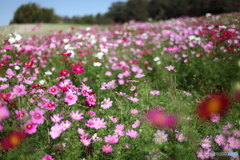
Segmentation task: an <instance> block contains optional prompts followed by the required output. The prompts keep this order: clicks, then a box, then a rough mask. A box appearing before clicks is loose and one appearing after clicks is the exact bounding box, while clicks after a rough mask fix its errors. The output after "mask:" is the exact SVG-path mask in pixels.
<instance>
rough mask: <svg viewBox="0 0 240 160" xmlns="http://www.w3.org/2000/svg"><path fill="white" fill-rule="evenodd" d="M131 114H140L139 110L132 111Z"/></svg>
mask: <svg viewBox="0 0 240 160" xmlns="http://www.w3.org/2000/svg"><path fill="white" fill-rule="evenodd" d="M130 113H131V114H138V110H137V109H131V110H130Z"/></svg>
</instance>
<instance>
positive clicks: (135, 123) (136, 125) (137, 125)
mask: <svg viewBox="0 0 240 160" xmlns="http://www.w3.org/2000/svg"><path fill="white" fill-rule="evenodd" d="M140 123H141V122H140V121H139V120H136V121H135V122H134V123H133V125H132V128H137V127H139V126H140Z"/></svg>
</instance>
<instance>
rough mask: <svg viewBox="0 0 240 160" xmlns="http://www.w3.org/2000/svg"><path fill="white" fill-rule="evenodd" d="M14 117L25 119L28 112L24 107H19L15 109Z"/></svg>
mask: <svg viewBox="0 0 240 160" xmlns="http://www.w3.org/2000/svg"><path fill="white" fill-rule="evenodd" d="M15 114H16V119H25V118H27V117H28V113H27V111H26V110H25V109H23V108H22V109H20V110H16V111H15Z"/></svg>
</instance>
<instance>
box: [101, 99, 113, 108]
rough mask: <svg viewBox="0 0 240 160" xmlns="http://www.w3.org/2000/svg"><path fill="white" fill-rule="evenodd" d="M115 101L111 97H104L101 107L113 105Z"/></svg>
mask: <svg viewBox="0 0 240 160" xmlns="http://www.w3.org/2000/svg"><path fill="white" fill-rule="evenodd" d="M112 103H113V101H111V100H110V98H104V100H103V101H102V102H101V107H102V108H104V109H107V108H110V107H112Z"/></svg>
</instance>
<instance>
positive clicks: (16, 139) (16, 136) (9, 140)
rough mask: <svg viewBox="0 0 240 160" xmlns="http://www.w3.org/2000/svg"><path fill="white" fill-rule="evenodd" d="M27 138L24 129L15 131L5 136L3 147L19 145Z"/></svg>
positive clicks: (4, 148) (8, 147) (6, 148)
mask: <svg viewBox="0 0 240 160" xmlns="http://www.w3.org/2000/svg"><path fill="white" fill-rule="evenodd" d="M24 139H25V134H24V132H22V131H13V132H12V133H11V134H10V135H9V136H7V137H4V138H3V139H2V142H1V149H3V150H8V149H12V148H14V147H17V146H18V145H19V144H20V143H21V142H22V141H23V140H24Z"/></svg>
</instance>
